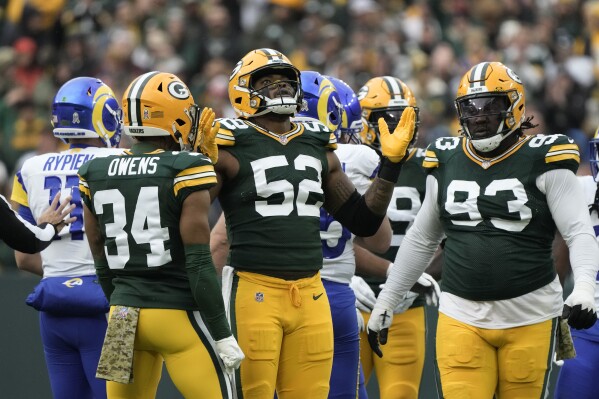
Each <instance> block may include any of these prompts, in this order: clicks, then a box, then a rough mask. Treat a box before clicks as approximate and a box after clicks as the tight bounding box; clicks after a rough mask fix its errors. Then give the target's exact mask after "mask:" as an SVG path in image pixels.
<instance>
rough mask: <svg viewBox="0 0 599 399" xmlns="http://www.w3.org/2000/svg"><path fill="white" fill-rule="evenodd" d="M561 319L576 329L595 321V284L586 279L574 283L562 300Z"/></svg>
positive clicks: (592, 323)
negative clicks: (563, 300)
mask: <svg viewBox="0 0 599 399" xmlns="http://www.w3.org/2000/svg"><path fill="white" fill-rule="evenodd" d="M562 318H563V319H568V324H569V325H570V326H571V327H572V328H575V329H577V330H581V329H586V328H591V327H592V326H593V325H594V324H595V322H596V321H597V309H595V284H594V283H589V282H586V281H580V282H575V283H574V289H573V290H572V293H571V294H570V295H569V296H568V298H566V301H565V302H564V311H563V313H562Z"/></svg>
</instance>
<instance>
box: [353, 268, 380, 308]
mask: <svg viewBox="0 0 599 399" xmlns="http://www.w3.org/2000/svg"><path fill="white" fill-rule="evenodd" d="M349 286H350V288H351V289H352V290H353V291H354V295H355V296H356V307H357V308H358V309H360V310H361V311H363V312H366V313H370V311H371V310H372V308H374V304H375V303H376V296H375V295H374V291H372V288H370V286H369V285H368V283H367V282H366V281H364V279H363V278H362V277H358V276H353V277H352V278H351V282H350V283H349Z"/></svg>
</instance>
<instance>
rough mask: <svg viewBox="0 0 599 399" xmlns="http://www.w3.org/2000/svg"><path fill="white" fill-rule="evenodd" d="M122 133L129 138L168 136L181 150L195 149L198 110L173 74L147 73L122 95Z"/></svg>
mask: <svg viewBox="0 0 599 399" xmlns="http://www.w3.org/2000/svg"><path fill="white" fill-rule="evenodd" d="M123 112H124V119H125V126H124V130H125V133H126V134H128V135H130V136H146V137H150V136H171V137H172V138H173V140H174V141H175V142H177V143H179V145H180V146H181V149H182V150H191V149H193V148H195V144H196V140H197V132H198V123H199V107H198V106H197V105H196V104H195V102H194V99H193V96H192V95H191V91H190V90H189V88H188V87H187V85H186V84H185V83H183V82H182V81H181V79H179V78H178V77H177V76H175V75H173V74H172V73H165V72H157V71H153V72H148V73H145V74H143V75H140V76H139V77H137V78H136V79H135V80H133V82H131V84H130V85H129V87H128V88H127V90H125V94H124V95H123Z"/></svg>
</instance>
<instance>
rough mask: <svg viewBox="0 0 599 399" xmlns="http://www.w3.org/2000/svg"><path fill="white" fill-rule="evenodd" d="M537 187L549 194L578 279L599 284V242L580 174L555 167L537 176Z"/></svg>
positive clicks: (550, 206)
mask: <svg viewBox="0 0 599 399" xmlns="http://www.w3.org/2000/svg"><path fill="white" fill-rule="evenodd" d="M537 187H538V188H539V190H541V192H543V193H544V194H545V195H546V196H547V204H548V205H549V209H550V211H551V214H552V215H553V220H554V221H555V224H556V226H557V229H558V230H559V232H560V234H561V235H562V237H563V238H564V240H565V241H566V243H567V244H568V248H569V250H570V264H571V265H572V273H573V274H574V281H575V283H579V282H583V281H584V282H586V283H588V284H591V285H592V286H595V281H596V276H597V270H598V269H599V246H597V241H596V238H595V233H594V231H593V227H592V224H591V219H590V217H589V211H588V206H587V204H586V202H585V201H584V198H585V196H584V192H583V190H582V187H581V186H580V184H579V183H578V180H577V178H576V175H574V173H572V172H571V171H569V170H566V169H557V170H552V171H549V172H546V173H544V174H542V175H541V176H539V177H538V178H537Z"/></svg>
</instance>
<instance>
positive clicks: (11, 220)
mask: <svg viewBox="0 0 599 399" xmlns="http://www.w3.org/2000/svg"><path fill="white" fill-rule="evenodd" d="M0 220H2V223H0V238H1V239H2V240H3V241H4V242H6V244H7V245H8V246H9V247H11V248H13V249H15V250H17V251H21V252H25V253H28V254H33V253H36V252H40V251H42V250H43V249H45V248H46V247H47V246H48V245H50V244H51V243H52V238H54V235H55V234H56V230H55V229H54V226H52V225H51V224H46V223H44V224H42V225H40V226H35V225H32V224H30V223H29V222H27V221H26V220H24V219H23V218H21V217H20V216H19V215H17V213H16V212H14V211H13V210H12V208H11V207H10V205H9V204H8V202H7V201H6V199H4V197H0Z"/></svg>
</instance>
